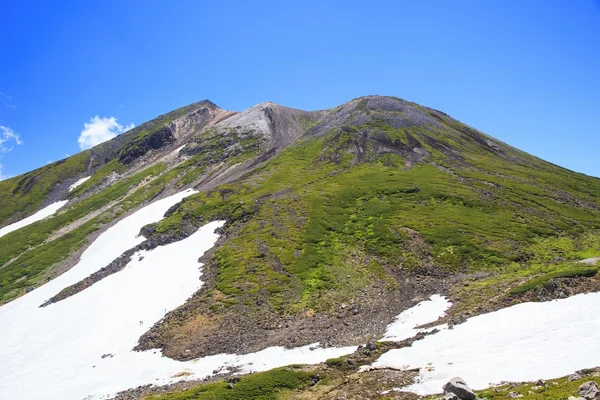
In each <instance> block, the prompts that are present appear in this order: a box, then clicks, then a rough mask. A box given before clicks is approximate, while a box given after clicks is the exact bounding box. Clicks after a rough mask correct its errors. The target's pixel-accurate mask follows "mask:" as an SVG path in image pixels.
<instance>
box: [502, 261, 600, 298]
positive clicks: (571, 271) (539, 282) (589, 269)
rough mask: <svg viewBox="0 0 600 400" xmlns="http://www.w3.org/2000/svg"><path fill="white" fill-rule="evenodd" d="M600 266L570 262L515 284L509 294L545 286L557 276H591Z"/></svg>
mask: <svg viewBox="0 0 600 400" xmlns="http://www.w3.org/2000/svg"><path fill="white" fill-rule="evenodd" d="M599 269H600V268H599V267H597V266H586V265H582V264H570V265H567V266H565V267H562V268H559V269H556V270H554V271H551V272H547V273H545V274H544V275H542V276H538V277H537V278H533V279H531V280H529V281H527V282H526V283H524V284H521V285H519V286H516V287H514V288H512V289H511V290H510V294H512V295H516V294H521V293H525V292H528V291H530V290H533V289H538V288H540V287H543V286H545V285H546V284H548V283H549V282H550V281H552V280H553V279H557V278H577V277H592V276H595V275H596V274H597V273H598V270H599Z"/></svg>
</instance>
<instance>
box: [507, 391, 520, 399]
mask: <svg viewBox="0 0 600 400" xmlns="http://www.w3.org/2000/svg"><path fill="white" fill-rule="evenodd" d="M508 397H510V398H511V399H518V398H519V397H523V395H522V394H519V393H517V392H508Z"/></svg>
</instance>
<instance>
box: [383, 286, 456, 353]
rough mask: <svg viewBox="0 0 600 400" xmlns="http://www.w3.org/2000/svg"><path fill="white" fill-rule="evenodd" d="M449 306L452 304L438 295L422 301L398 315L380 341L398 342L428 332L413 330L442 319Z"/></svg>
mask: <svg viewBox="0 0 600 400" xmlns="http://www.w3.org/2000/svg"><path fill="white" fill-rule="evenodd" d="M451 305H452V303H450V302H449V301H448V300H447V299H446V298H445V297H442V296H440V295H438V294H436V295H433V296H431V297H430V298H429V300H426V301H422V302H420V303H419V304H417V305H416V306H414V307H411V308H409V309H408V310H405V311H403V312H402V313H401V314H400V315H398V316H397V317H396V320H395V321H394V322H392V323H391V324H389V325H388V327H387V330H386V332H385V335H384V336H383V338H382V339H381V340H387V341H392V342H400V341H402V340H404V339H408V338H411V337H413V336H415V335H416V334H417V333H419V332H422V331H428V330H430V329H415V328H416V327H417V326H419V325H424V324H427V323H430V322H433V321H436V320H437V319H438V318H441V317H443V316H444V315H446V310H447V309H448V308H450V306H451ZM438 328H439V327H438ZM431 329H433V328H431Z"/></svg>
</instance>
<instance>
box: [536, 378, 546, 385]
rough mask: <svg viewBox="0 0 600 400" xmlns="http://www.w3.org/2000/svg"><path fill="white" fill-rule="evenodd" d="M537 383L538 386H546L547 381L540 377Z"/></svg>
mask: <svg viewBox="0 0 600 400" xmlns="http://www.w3.org/2000/svg"><path fill="white" fill-rule="evenodd" d="M535 384H536V386H546V381H545V380H543V379H538V380H537V381H536V382H535Z"/></svg>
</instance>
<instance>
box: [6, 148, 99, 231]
mask: <svg viewBox="0 0 600 400" xmlns="http://www.w3.org/2000/svg"><path fill="white" fill-rule="evenodd" d="M89 153H90V152H89V151H84V152H82V153H79V154H77V155H75V156H72V157H69V158H67V159H65V160H62V161H58V162H55V163H52V164H49V165H46V166H44V167H42V168H39V169H36V170H35V171H31V172H28V173H26V174H24V175H21V176H18V177H15V178H11V179H7V180H4V181H1V182H0V224H2V223H4V222H5V221H7V220H8V219H9V218H13V220H14V221H18V220H20V219H23V218H25V217H26V216H28V215H30V214H33V213H34V212H35V211H37V210H38V209H39V208H40V206H41V205H42V203H43V202H44V200H45V199H46V196H47V195H48V193H50V191H51V190H52V187H53V186H54V185H56V184H59V183H62V182H63V181H64V180H66V179H68V178H73V177H75V176H77V175H79V174H81V173H82V172H84V171H85V170H86V169H87V165H88V160H89ZM15 216H17V217H16V218H15Z"/></svg>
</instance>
